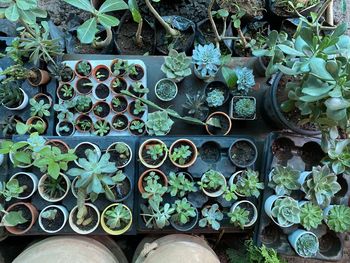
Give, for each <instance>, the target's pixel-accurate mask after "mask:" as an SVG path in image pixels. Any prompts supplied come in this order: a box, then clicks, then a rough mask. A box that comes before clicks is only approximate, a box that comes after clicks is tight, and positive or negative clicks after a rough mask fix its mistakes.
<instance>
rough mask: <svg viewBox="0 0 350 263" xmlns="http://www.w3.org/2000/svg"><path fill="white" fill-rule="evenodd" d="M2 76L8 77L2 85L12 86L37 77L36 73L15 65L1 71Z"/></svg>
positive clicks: (20, 65)
mask: <svg viewBox="0 0 350 263" xmlns="http://www.w3.org/2000/svg"><path fill="white" fill-rule="evenodd" d="M8 55H9V54H8ZM0 76H6V79H3V80H2V81H1V83H2V84H4V85H5V84H8V83H11V84H12V85H16V84H17V83H16V82H15V81H17V80H23V79H28V78H30V77H35V73H34V72H33V71H31V70H29V69H27V68H25V67H24V66H23V65H22V64H15V65H12V66H9V67H7V68H6V69H4V70H3V71H0Z"/></svg>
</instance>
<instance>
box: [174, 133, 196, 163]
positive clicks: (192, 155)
mask: <svg viewBox="0 0 350 263" xmlns="http://www.w3.org/2000/svg"><path fill="white" fill-rule="evenodd" d="M169 156H170V161H171V162H172V163H173V164H174V165H175V166H176V167H179V168H187V167H190V166H192V165H193V164H194V163H195V162H196V160H197V156H198V151H197V147H196V145H195V144H194V143H193V142H192V141H190V140H187V139H179V140H176V141H175V142H173V143H172V144H171V146H170V149H169Z"/></svg>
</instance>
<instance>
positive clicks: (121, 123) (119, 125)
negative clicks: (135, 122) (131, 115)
mask: <svg viewBox="0 0 350 263" xmlns="http://www.w3.org/2000/svg"><path fill="white" fill-rule="evenodd" d="M128 124H129V120H128V117H126V116H125V115H123V114H118V115H115V116H114V117H113V119H112V126H113V128H114V129H116V130H118V131H123V130H125V129H126V128H127V127H128Z"/></svg>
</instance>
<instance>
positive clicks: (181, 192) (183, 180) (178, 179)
mask: <svg viewBox="0 0 350 263" xmlns="http://www.w3.org/2000/svg"><path fill="white" fill-rule="evenodd" d="M168 184H169V185H168V193H170V196H172V197H175V196H178V197H184V196H185V195H186V194H187V193H191V192H193V193H194V192H197V187H196V186H195V182H194V180H193V178H192V176H191V175H190V174H189V173H187V172H178V173H174V172H170V173H169V179H168Z"/></svg>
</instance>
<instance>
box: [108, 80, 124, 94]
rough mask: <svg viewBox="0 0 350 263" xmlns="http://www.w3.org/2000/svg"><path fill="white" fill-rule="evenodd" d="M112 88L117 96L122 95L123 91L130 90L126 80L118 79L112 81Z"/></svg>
mask: <svg viewBox="0 0 350 263" xmlns="http://www.w3.org/2000/svg"><path fill="white" fill-rule="evenodd" d="M110 88H111V90H112V91H113V92H114V93H115V94H120V93H121V92H122V91H123V90H127V89H128V83H127V82H126V81H125V79H124V78H121V77H117V78H114V79H113V80H112V81H111V86H110Z"/></svg>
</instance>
